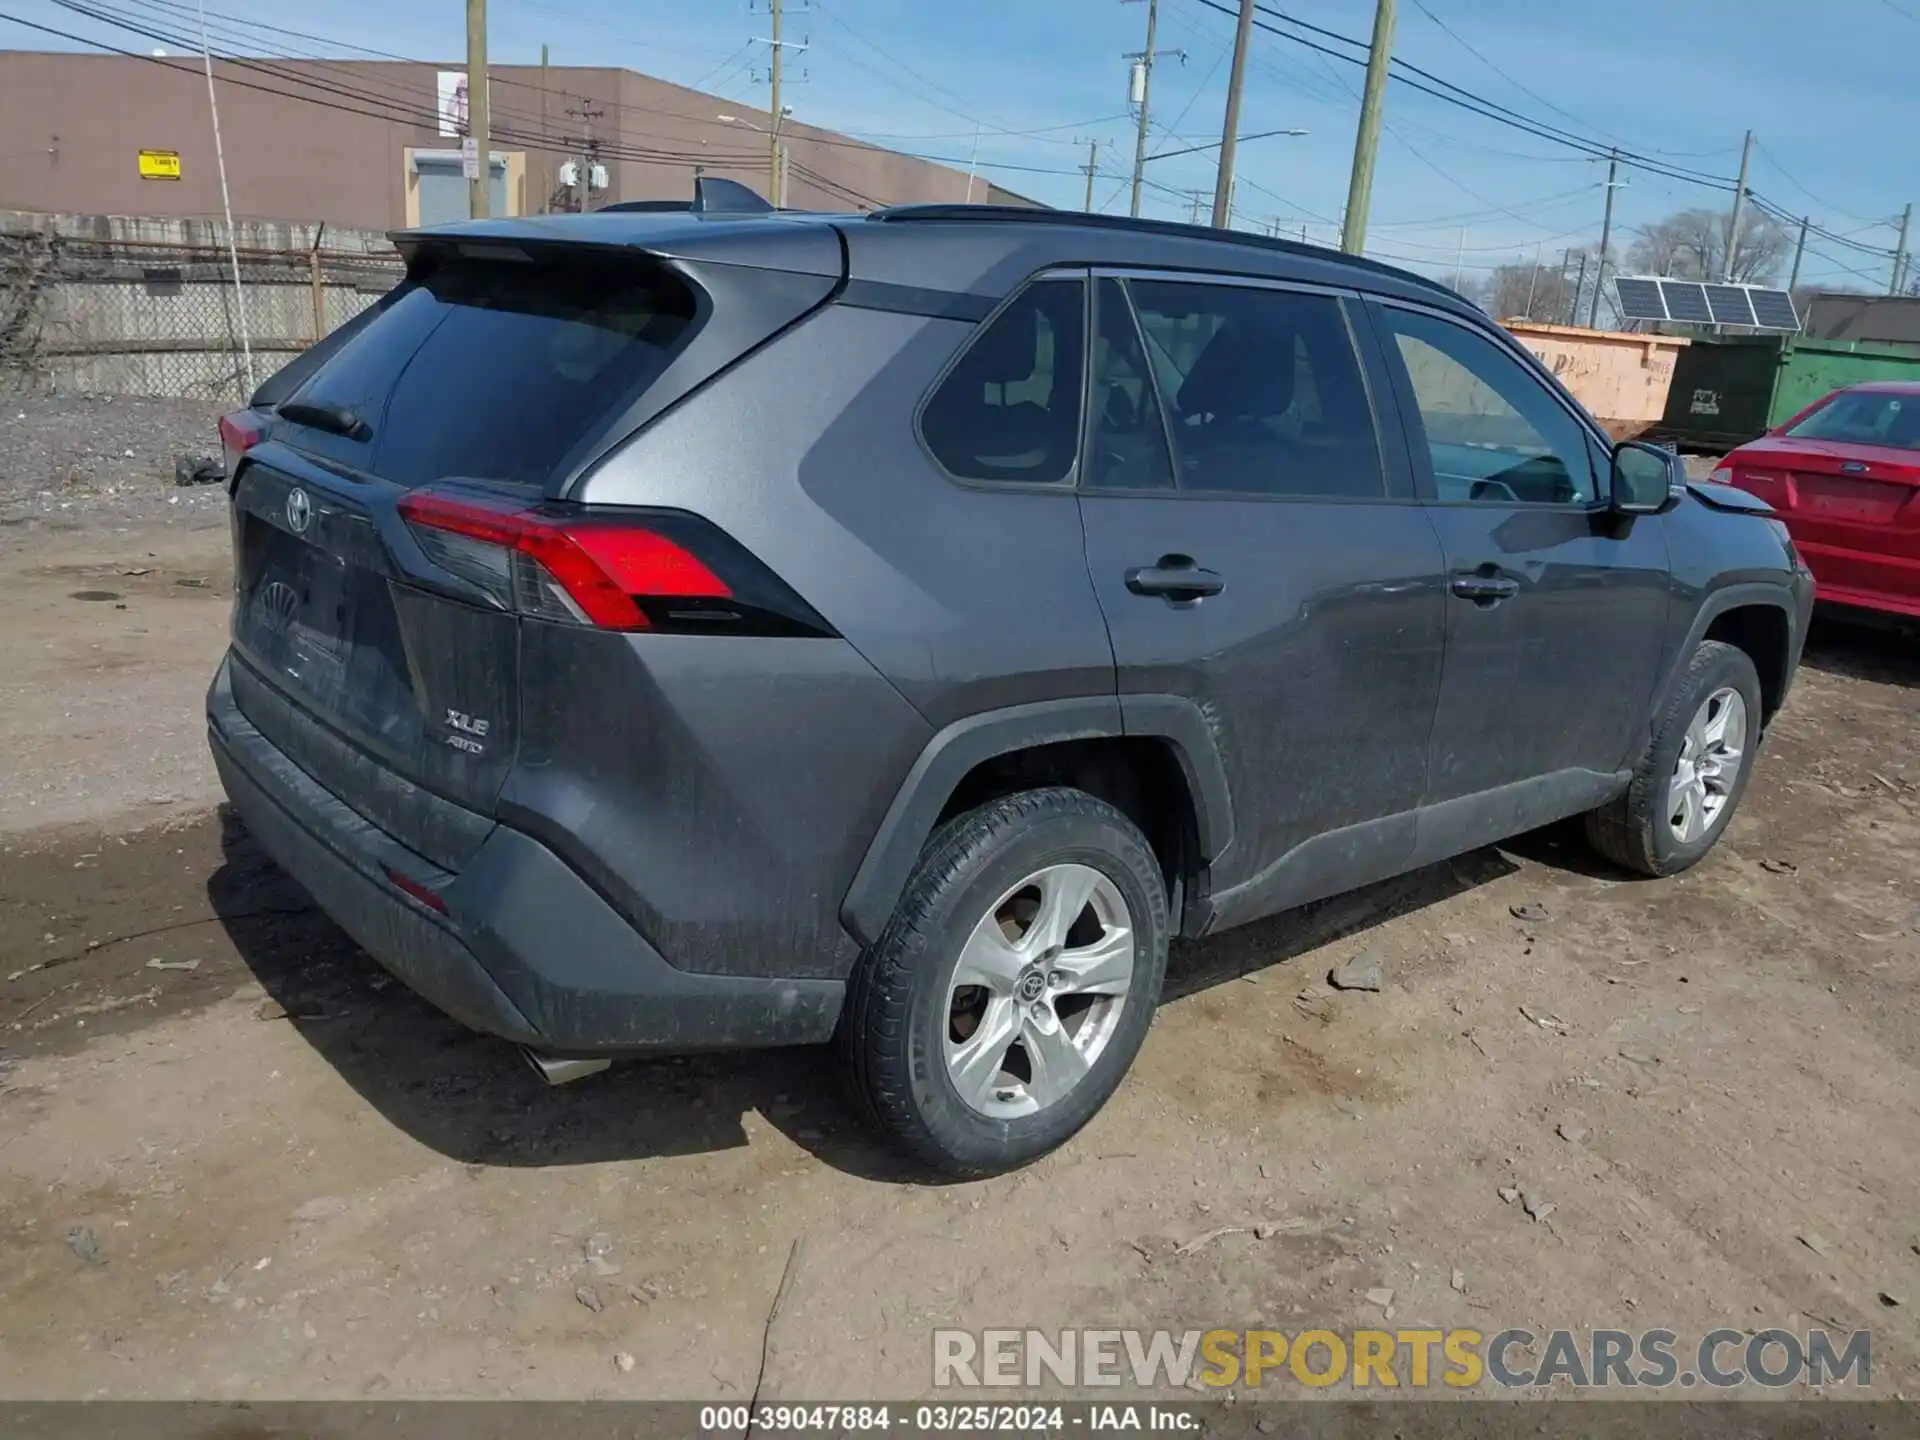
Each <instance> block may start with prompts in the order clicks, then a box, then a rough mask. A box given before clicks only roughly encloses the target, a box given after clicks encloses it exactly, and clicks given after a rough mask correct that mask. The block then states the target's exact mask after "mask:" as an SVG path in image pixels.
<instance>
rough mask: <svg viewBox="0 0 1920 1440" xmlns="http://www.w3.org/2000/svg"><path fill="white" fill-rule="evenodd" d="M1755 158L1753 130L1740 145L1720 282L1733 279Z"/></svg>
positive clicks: (1748, 132)
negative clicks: (1738, 176) (1738, 165)
mask: <svg viewBox="0 0 1920 1440" xmlns="http://www.w3.org/2000/svg"><path fill="white" fill-rule="evenodd" d="M1752 159H1753V131H1751V130H1749V131H1747V140H1746V143H1745V144H1744V145H1742V146H1741V147H1740V178H1739V180H1737V181H1736V182H1735V183H1734V187H1733V215H1732V216H1731V217H1730V218H1729V219H1728V221H1727V254H1726V259H1725V261H1724V262H1723V263H1722V264H1721V266H1720V283H1721V284H1723V285H1724V284H1726V283H1728V282H1729V281H1731V280H1732V279H1733V257H1734V252H1735V251H1736V250H1738V249H1739V248H1740V222H1741V220H1743V219H1745V218H1746V213H1747V165H1748V163H1749V162H1750V161H1751V160H1752Z"/></svg>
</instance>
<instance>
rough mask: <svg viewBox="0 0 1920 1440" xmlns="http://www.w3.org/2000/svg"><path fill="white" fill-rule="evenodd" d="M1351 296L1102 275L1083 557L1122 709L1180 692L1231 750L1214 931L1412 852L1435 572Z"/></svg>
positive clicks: (1429, 690)
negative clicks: (1227, 842)
mask: <svg viewBox="0 0 1920 1440" xmlns="http://www.w3.org/2000/svg"><path fill="white" fill-rule="evenodd" d="M1355 303H1357V302H1354V301H1352V300H1351V299H1349V298H1346V297H1343V296H1341V295H1338V294H1335V293H1331V292H1326V291H1319V290H1313V289H1308V288H1301V287H1290V286H1282V285H1278V284H1274V283H1269V282H1245V281H1238V280H1228V279H1206V280H1198V279H1193V278H1185V277H1182V278H1173V277H1165V276H1156V275H1150V274H1130V275H1119V274H1110V275H1104V276H1100V277H1098V278H1097V280H1096V285H1095V295H1094V309H1095V320H1094V337H1095V338H1094V346H1093V357H1092V362H1093V363H1092V387H1091V396H1090V404H1089V411H1090V414H1089V421H1088V438H1087V444H1086V447H1085V451H1084V453H1085V456H1086V459H1085V463H1084V465H1083V468H1082V476H1081V510H1082V514H1083V516H1084V521H1085V527H1086V537H1087V560H1088V564H1089V567H1090V568H1091V571H1092V575H1093V583H1094V589H1095V592H1096V594H1097V595H1098V596H1099V599H1100V604H1101V608H1102V609H1103V611H1104V612H1105V614H1106V618H1107V625H1108V629H1109V631H1110V633H1111V634H1112V637H1113V649H1114V659H1115V661H1116V663H1117V666H1118V675H1119V687H1120V694H1121V703H1122V708H1123V712H1125V711H1128V710H1130V709H1134V708H1138V707H1142V706H1147V705H1152V704H1155V703H1162V702H1157V701H1155V700H1152V699H1150V698H1149V697H1157V696H1173V697H1184V699H1185V700H1186V701H1187V702H1190V703H1191V704H1192V705H1194V706H1197V707H1198V710H1199V712H1200V714H1201V716H1202V717H1203V719H1204V722H1205V723H1206V725H1207V726H1208V727H1209V728H1210V730H1211V731H1212V733H1213V735H1214V737H1215V739H1216V741H1217V742H1218V745H1219V748H1220V752H1221V756H1222V758H1223V761H1224V763H1225V765H1226V767H1227V772H1228V780H1229V783H1230V785H1231V787H1232V800H1233V823H1234V839H1233V842H1232V844H1231V846H1230V847H1229V849H1228V850H1227V852H1226V853H1225V854H1224V855H1223V856H1221V857H1218V858H1217V860H1216V863H1215V865H1214V869H1213V876H1212V879H1213V890H1214V899H1215V902H1216V904H1217V906H1218V909H1219V916H1220V922H1221V923H1233V922H1235V921H1238V920H1242V919H1249V918H1252V917H1253V916H1256V915H1259V914H1262V913H1265V912H1267V911H1270V910H1274V909H1279V908H1283V907H1285V906H1287V905H1292V904H1299V903H1302V902H1304V901H1306V900H1309V899H1313V898H1317V897H1318V896H1321V895H1327V894H1332V893H1335V892H1337V891H1339V890H1343V889H1347V888H1350V887H1352V886H1354V885H1357V884H1363V883H1365V882H1367V881H1369V880H1373V879H1377V878H1380V877H1383V876H1385V875H1389V874H1392V873H1395V872H1396V871H1397V870H1398V869H1399V868H1400V867H1401V864H1402V862H1403V861H1404V859H1405V857H1406V856H1407V855H1408V854H1410V853H1411V851H1412V847H1413V839H1414V830H1413V825H1414V819H1413V817H1414V811H1415V809H1416V807H1417V806H1418V805H1419V803H1420V800H1421V796H1422V792H1423V789H1424V787H1425V781H1426V748H1427V732H1428V727H1429V725H1430V723H1431V721H1432V717H1433V711H1434V706H1435V703H1436V701H1437V698H1438V694H1439V685H1440V664H1441V644H1442V627H1443V624H1444V616H1443V605H1444V602H1443V599H1442V595H1443V588H1442V575H1441V572H1442V560H1441V552H1440V546H1439V543H1438V541H1437V539H1436V537H1435V535H1434V531H1433V528H1432V526H1431V524H1430V523H1429V521H1428V519H1427V517H1426V515H1425V514H1424V513H1423V512H1422V510H1421V507H1420V506H1419V504H1418V502H1417V500H1416V498H1415V496H1414V494H1413V489H1412V484H1411V477H1410V474H1409V472H1408V469H1407V466H1406V463H1405V456H1404V453H1402V454H1400V455H1399V456H1398V459H1397V462H1396V460H1395V458H1394V454H1393V451H1392V450H1389V449H1383V447H1382V446H1381V444H1380V441H1379V431H1378V427H1377V426H1376V423H1375V418H1374V414H1375V412H1374V403H1373V401H1374V396H1373V395H1372V393H1371V387H1372V386H1377V385H1379V384H1382V383H1384V381H1383V378H1382V375H1381V372H1380V371H1379V370H1378V369H1377V368H1375V366H1376V365H1377V362H1363V358H1362V356H1363V353H1370V352H1363V350H1362V348H1361V347H1360V346H1359V345H1358V344H1356V336H1355V332H1354V329H1353V325H1352V320H1353V316H1352V314H1351V313H1350V311H1349V306H1350V305H1352V304H1355ZM1362 323H1364V321H1363V322H1362ZM1370 370H1371V372H1372V378H1371V381H1370V379H1369V371H1370Z"/></svg>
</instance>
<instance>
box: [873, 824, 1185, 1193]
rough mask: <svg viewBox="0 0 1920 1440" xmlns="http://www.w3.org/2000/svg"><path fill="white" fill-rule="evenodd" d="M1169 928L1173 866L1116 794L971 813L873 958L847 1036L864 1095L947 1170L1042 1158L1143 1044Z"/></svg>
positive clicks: (934, 853) (1109, 1089) (914, 1149)
mask: <svg viewBox="0 0 1920 1440" xmlns="http://www.w3.org/2000/svg"><path fill="white" fill-rule="evenodd" d="M1083 897H1084V898H1083ZM1167 928H1168V927H1167V894H1166V883H1165V881H1164V879H1163V878H1162V875H1161V870H1160V864H1159V861H1158V859H1157V858H1156V857H1155V856H1154V853H1153V850H1152V847H1151V846H1149V845H1148V843H1147V840H1146V837H1145V836H1143V835H1142V834H1141V833H1140V831H1139V828H1138V827H1137V826H1135V825H1134V823H1133V822H1132V821H1131V820H1129V819H1127V817H1126V816H1125V815H1123V814H1121V813H1120V811H1118V810H1116V809H1115V808H1114V807H1113V806H1111V805H1109V804H1107V803H1106V802H1105V801H1102V800H1097V799H1095V798H1094V797H1093V796H1091V795H1088V794H1087V793H1085V792H1084V791H1080V790H1073V789H1067V788H1064V787H1060V788H1049V789H1044V790H1029V791H1026V792H1023V793H1021V794H1017V795H1009V796H1006V797H1004V798H1002V799H998V800H993V801H989V802H988V803H987V804H985V805H982V806H980V807H979V808H977V809H975V810H971V811H968V812H967V813H966V814H964V815H960V816H957V817H955V818H954V819H952V820H950V821H948V822H947V823H946V824H945V825H943V826H941V827H940V829H939V830H937V831H935V833H934V834H933V836H932V837H931V838H930V839H929V840H928V841H927V844H926V848H925V849H924V850H923V851H922V852H921V856H920V861H919V864H918V865H917V866H916V867H915V869H914V872H913V875H912V877H911V878H910V879H909V880H908V882H907V887H906V889H905V891H904V892H903V893H902V895H901V897H900V902H899V904H898V905H897V906H896V907H895V909H894V913H893V918H892V919H891V920H890V921H889V922H888V924H887V928H886V930H885V932H884V933H882V935H881V937H880V939H879V941H878V942H877V943H876V944H874V945H873V946H872V947H871V948H870V949H869V950H868V951H867V952H866V953H865V954H863V955H862V956H861V958H860V963H859V965H858V966H857V967H856V969H855V972H854V975H853V980H852V984H851V986H850V989H849V993H848V998H847V1008H846V1012H845V1014H844V1015H843V1016H842V1018H841V1023H840V1033H839V1036H838V1041H837V1043H838V1045H839V1048H840V1052H841V1056H842V1059H843V1062H844V1064H845V1067H846V1070H847V1073H848V1076H849V1078H850V1079H851V1082H852V1086H853V1090H854V1092H855V1094H856V1097H857V1098H858V1100H859V1101H860V1103H861V1104H862V1106H863V1108H864V1109H865V1110H866V1111H867V1113H868V1115H869V1117H870V1118H871V1119H872V1121H873V1123H874V1124H875V1125H876V1126H877V1127H878V1129H879V1130H880V1132H881V1133H882V1134H883V1135H885V1136H886V1137H887V1138H888V1139H889V1140H890V1141H891V1142H892V1143H893V1144H895V1145H896V1146H898V1147H899V1148H901V1149H903V1150H905V1151H906V1152H907V1153H908V1154H910V1155H912V1156H913V1157H914V1158H915V1159H917V1160H919V1161H921V1162H922V1163H924V1164H926V1165H928V1166H930V1167H932V1168H933V1169H935V1170H937V1171H940V1172H942V1173H944V1174H948V1175H952V1176H956V1177H970V1176H980V1175H990V1174H994V1173H997V1172H999V1171H1003V1170H1011V1169H1014V1168H1017V1167H1018V1166H1021V1165H1025V1164H1027V1163H1028V1162H1030V1161H1032V1160H1035V1159H1037V1158H1039V1157H1040V1156H1042V1155H1044V1154H1046V1153H1047V1152H1048V1151H1050V1150H1052V1149H1054V1148H1055V1147H1056V1146H1058V1145H1060V1144H1062V1143H1064V1142H1065V1141H1066V1140H1068V1139H1069V1138H1071V1137H1072V1136H1073V1135H1074V1134H1075V1133H1076V1132H1077V1131H1078V1130H1079V1129H1080V1128H1081V1127H1082V1126H1083V1125H1085V1124H1086V1123H1087V1121H1089V1120H1090V1119H1092V1118H1093V1116H1094V1115H1095V1114H1096V1113H1098V1111H1099V1109H1100V1107H1101V1106H1102V1105H1104V1104H1105V1103H1106V1101H1107V1099H1108V1097H1110V1096H1111V1095H1112V1094H1113V1092H1114V1090H1115V1089H1116V1088H1117V1087H1118V1086H1119V1084H1120V1081H1121V1079H1122V1077H1124V1076H1125V1074H1126V1072H1127V1069H1128V1067H1129V1066H1130V1065H1132V1063H1133V1059H1134V1056H1135V1055H1136V1054H1138V1053H1139V1050H1140V1046H1141V1044H1142V1043H1143V1042H1144V1041H1145V1039H1146V1034H1147V1028H1148V1026H1150V1025H1151V1024H1152V1023H1153V1013H1154V1008H1155V1006H1156V1005H1157V1003H1158V1002H1159V998H1160V987H1161V983H1162V981H1163V980H1164V978H1165V976H1166V964H1167ZM963 962H964V963H965V966H966V968H965V970H964V971H963V970H962V964H963ZM976 982H977V983H976ZM1029 1052H1031V1053H1029Z"/></svg>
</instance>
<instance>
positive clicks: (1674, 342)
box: [1500, 320, 1691, 440]
mask: <svg viewBox="0 0 1920 1440" xmlns="http://www.w3.org/2000/svg"><path fill="white" fill-rule="evenodd" d="M1500 323H1501V324H1502V325H1504V326H1505V327H1506V328H1507V329H1508V330H1509V331H1510V332H1511V333H1512V334H1513V336H1514V338H1515V339H1517V340H1518V341H1519V342H1520V343H1521V344H1522V345H1524V346H1526V347H1527V348H1528V349H1529V350H1531V351H1532V352H1533V353H1534V354H1535V355H1537V356H1539V357H1540V361H1541V363H1542V364H1544V365H1545V366H1546V367H1547V368H1548V369H1549V370H1551V371H1552V372H1553V373H1554V374H1555V376H1557V377H1558V378H1559V381H1560V383H1561V384H1562V385H1564V386H1566V387H1567V389H1568V390H1570V391H1572V392H1573V397H1574V398H1575V399H1576V400H1578V401H1579V402H1580V403H1581V404H1582V405H1584V406H1586V407H1587V410H1588V412H1589V413H1590V414H1591V415H1592V416H1593V417H1594V418H1595V419H1596V420H1598V421H1599V422H1600V423H1601V424H1602V425H1604V426H1606V427H1607V432H1608V433H1609V434H1610V435H1612V436H1613V438H1614V439H1616V440H1626V439H1630V438H1632V437H1633V436H1635V435H1638V434H1639V433H1640V432H1641V431H1643V430H1646V429H1649V428H1651V427H1652V426H1654V425H1656V424H1658V423H1659V421H1660V417H1661V416H1662V415H1664V414H1665V413H1666V409H1667V390H1668V387H1669V386H1671V385H1672V383H1673V366H1674V360H1675V358H1676V357H1677V356H1678V355H1679V353H1680V351H1681V350H1683V349H1684V348H1685V347H1686V346H1687V345H1688V344H1690V343H1691V342H1690V341H1687V340H1683V339H1681V338H1679V337H1677V336H1673V335H1629V334H1627V333H1625V332H1623V331H1619V330H1588V329H1585V328H1584V327H1580V326H1574V325H1547V324H1543V323H1541V322H1539V321H1535V320H1503V321H1501V322H1500Z"/></svg>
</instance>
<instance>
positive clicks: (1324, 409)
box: [1127, 280, 1386, 499]
mask: <svg viewBox="0 0 1920 1440" xmlns="http://www.w3.org/2000/svg"><path fill="white" fill-rule="evenodd" d="M1127 289H1128V291H1129V293H1130V294H1131V295H1132V297H1133V303H1134V308H1135V310H1136V312H1137V313H1138V315H1139V319H1140V329H1141V330H1142V331H1143V332H1144V334H1145V337H1146V346H1147V355H1148V363H1149V365H1150V367H1151V369H1152V371H1153V374H1154V378H1155V379H1156V381H1157V382H1158V385H1159V390H1160V395H1161V399H1162V401H1163V403H1164V405H1165V407H1166V412H1167V422H1168V428H1169V429H1170V430H1171V432H1172V435H1173V446H1174V455H1175V461H1176V463H1175V466H1174V473H1175V475H1176V476H1177V479H1178V483H1179V485H1180V488H1182V489H1183V490H1217V491H1230V492H1239V493H1247V494H1262V495H1298V496H1321V497H1329V498H1355V499H1357V498H1366V497H1372V496H1379V495H1383V494H1385V493H1386V480H1385V476H1384V474H1383V472H1382V470H1381V467H1380V450H1379V444H1378V441H1377V439H1376V436H1375V433H1374V425H1373V411H1372V408H1371V407H1370V406H1369V404H1368V402H1367V387H1366V383H1365V381H1364V380H1362V378H1361V373H1360V364H1359V361H1358V359H1357V358H1356V357H1355V355H1354V351H1353V338H1352V336H1351V335H1350V334H1349V333H1348V331H1347V322H1346V317H1345V316H1344V315H1343V314H1342V312H1341V309H1340V302H1339V301H1337V300H1335V299H1333V298H1331V297H1330V296H1325V295H1305V294H1298V293H1294V292H1291V291H1284V290H1261V289H1253V288H1245V287H1240V286H1229V285H1198V284H1188V283H1185V282H1182V281H1163V280H1148V281H1137V282H1134V283H1132V284H1130V285H1129V286H1128V287H1127Z"/></svg>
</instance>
